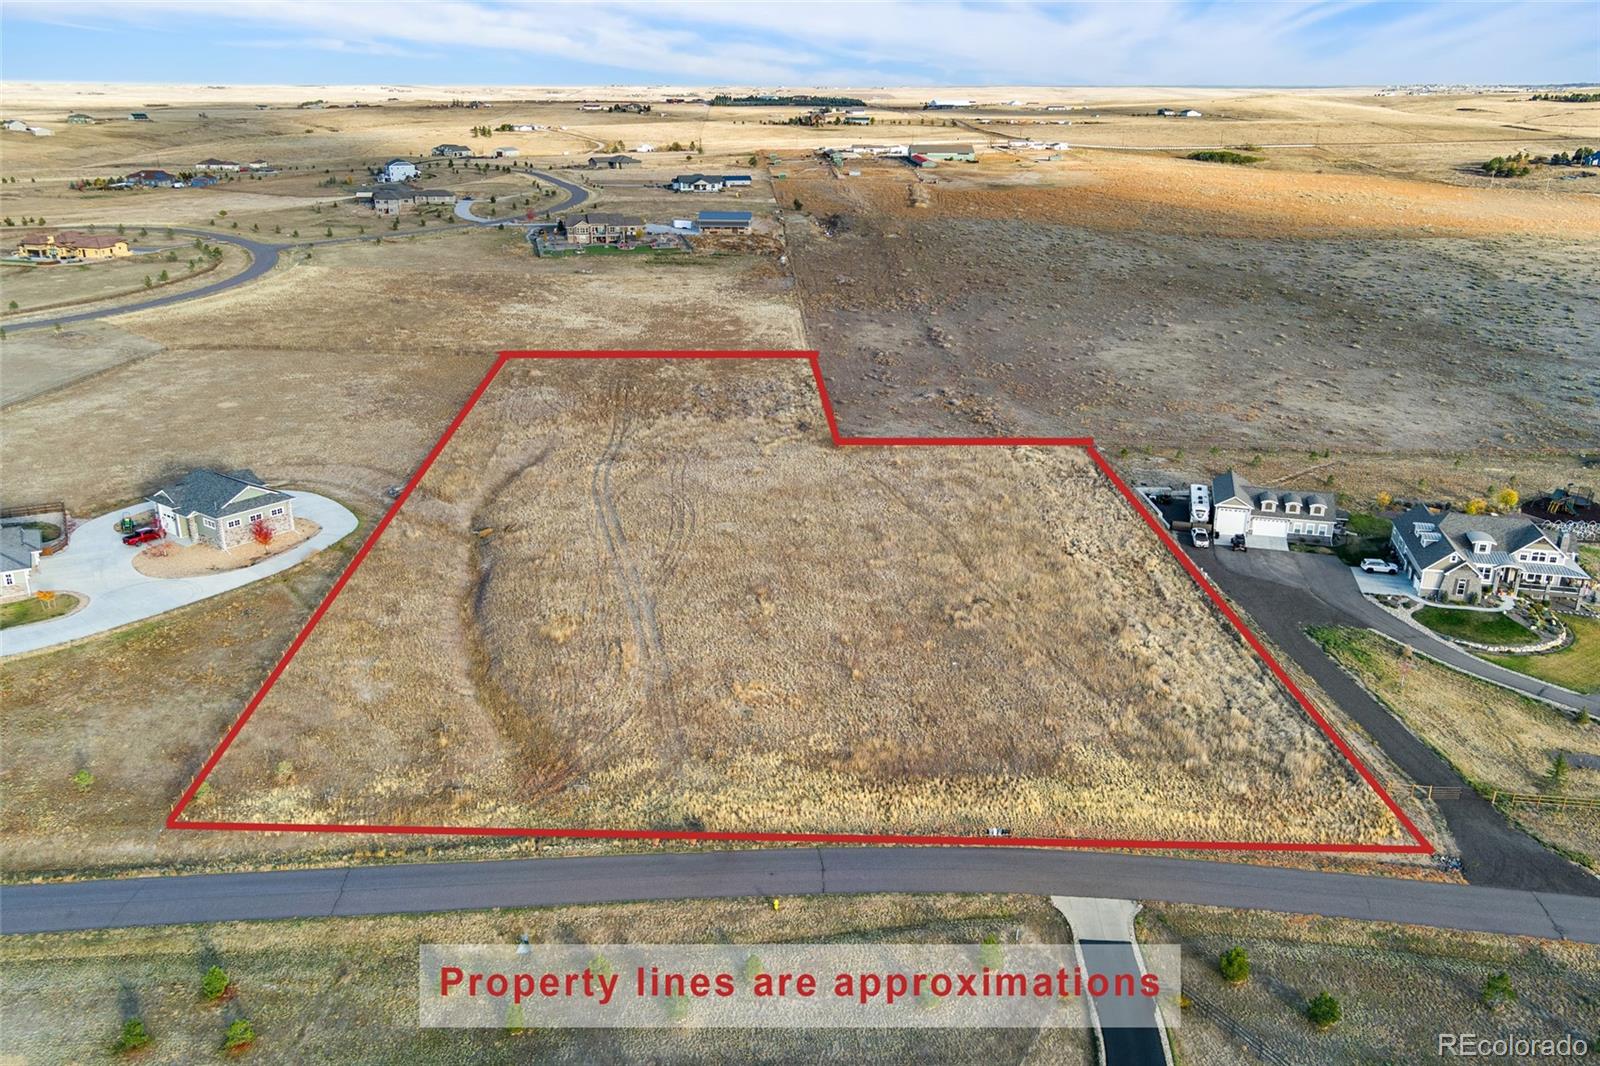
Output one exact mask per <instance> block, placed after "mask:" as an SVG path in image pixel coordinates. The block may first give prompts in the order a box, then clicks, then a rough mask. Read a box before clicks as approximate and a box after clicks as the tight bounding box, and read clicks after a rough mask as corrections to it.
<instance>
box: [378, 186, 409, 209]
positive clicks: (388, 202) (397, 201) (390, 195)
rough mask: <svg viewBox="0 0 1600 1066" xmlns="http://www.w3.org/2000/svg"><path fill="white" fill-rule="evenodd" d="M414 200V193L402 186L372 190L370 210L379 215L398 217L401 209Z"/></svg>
mask: <svg viewBox="0 0 1600 1066" xmlns="http://www.w3.org/2000/svg"><path fill="white" fill-rule="evenodd" d="M416 198H417V197H416V193H415V192H413V191H412V190H411V189H410V188H408V187H406V186H404V185H401V186H399V187H392V186H391V187H388V188H378V189H374V190H372V209H373V210H374V211H376V212H377V213H378V214H380V215H398V214H399V213H400V209H401V208H402V207H404V206H405V205H406V204H410V203H415V202H416Z"/></svg>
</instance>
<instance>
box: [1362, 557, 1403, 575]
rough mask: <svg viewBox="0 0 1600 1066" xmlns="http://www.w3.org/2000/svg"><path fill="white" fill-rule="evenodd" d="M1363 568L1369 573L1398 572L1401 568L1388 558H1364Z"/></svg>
mask: <svg viewBox="0 0 1600 1066" xmlns="http://www.w3.org/2000/svg"><path fill="white" fill-rule="evenodd" d="M1361 569H1363V570H1365V571H1366V572H1367V573H1369V574H1398V573H1399V572H1400V568H1399V567H1398V566H1396V565H1395V564H1393V563H1391V562H1389V561H1388V560H1387V559H1363V560H1361Z"/></svg>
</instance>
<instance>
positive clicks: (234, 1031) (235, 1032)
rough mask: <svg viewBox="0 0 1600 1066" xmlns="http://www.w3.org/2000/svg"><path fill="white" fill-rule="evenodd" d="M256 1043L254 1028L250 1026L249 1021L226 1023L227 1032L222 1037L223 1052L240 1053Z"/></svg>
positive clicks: (241, 1019) (245, 1019)
mask: <svg viewBox="0 0 1600 1066" xmlns="http://www.w3.org/2000/svg"><path fill="white" fill-rule="evenodd" d="M255 1042H256V1027H255V1026H253V1025H251V1024H250V1019H248V1018H239V1019H236V1020H235V1021H231V1022H229V1023H228V1031H227V1033H225V1034H224V1035H223V1037H222V1049H223V1050H224V1051H240V1050H242V1049H244V1048H247V1047H249V1046H250V1045H251V1044H254V1043H255Z"/></svg>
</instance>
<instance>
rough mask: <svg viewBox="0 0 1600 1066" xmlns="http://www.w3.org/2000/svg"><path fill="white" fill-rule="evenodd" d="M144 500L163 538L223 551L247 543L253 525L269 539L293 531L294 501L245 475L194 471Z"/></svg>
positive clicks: (249, 474)
mask: <svg viewBox="0 0 1600 1066" xmlns="http://www.w3.org/2000/svg"><path fill="white" fill-rule="evenodd" d="M148 498H149V500H150V502H151V503H152V504H153V505H154V506H155V511H156V518H157V520H158V521H159V522H160V523H161V528H162V529H164V530H166V531H167V534H168V535H169V536H171V537H174V538H175V539H177V540H180V541H192V542H196V543H199V542H204V543H207V544H210V545H212V546H213V547H217V548H221V549H223V550H224V551H226V550H228V549H230V548H236V547H238V546H239V545H240V544H243V543H245V542H246V541H248V540H249V539H250V538H251V535H252V528H253V527H254V526H255V524H256V523H257V522H260V523H262V524H263V525H265V526H266V528H267V529H270V530H271V531H272V532H273V533H274V534H277V533H287V532H289V531H290V530H292V529H294V497H292V496H290V495H289V494H288V493H285V492H278V491H276V490H274V489H269V488H268V487H267V486H266V484H265V483H264V482H263V481H262V480H261V479H260V478H259V477H257V476H256V475H255V474H254V473H252V472H251V471H249V470H231V471H229V472H228V473H226V474H222V473H218V472H216V471H215V470H195V471H192V472H191V473H189V474H188V475H187V476H185V477H184V478H183V479H182V480H180V481H175V482H173V483H172V484H170V485H164V486H162V487H161V488H159V489H157V490H156V491H155V492H152V493H151V494H150V496H149V497H148Z"/></svg>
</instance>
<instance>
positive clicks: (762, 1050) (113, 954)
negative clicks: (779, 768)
mask: <svg viewBox="0 0 1600 1066" xmlns="http://www.w3.org/2000/svg"><path fill="white" fill-rule="evenodd" d="M524 933H526V934H527V935H528V936H529V937H530V939H531V940H532V941H533V943H536V944H539V943H568V944H570V943H591V944H606V943H691V944H693V943H785V942H791V941H792V942H822V943H826V942H832V941H847V942H851V943H860V942H872V941H881V942H893V943H905V942H924V941H926V942H933V943H956V944H975V943H978V942H980V941H981V940H982V939H983V938H984V937H985V936H990V935H993V936H997V937H999V938H1000V939H1001V940H1002V942H1008V941H1009V940H1010V939H1011V938H1012V937H1013V936H1016V937H1019V938H1020V939H1023V940H1027V941H1043V942H1048V943H1057V942H1066V941H1068V940H1069V939H1070V932H1069V931H1068V929H1067V927H1066V924H1065V922H1063V921H1062V920H1061V919H1060V916H1059V915H1058V914H1056V913H1055V911H1054V909H1053V908H1051V907H1050V905H1049V903H1048V902H1047V901H1046V900H1043V899H1040V898H1038V897H1026V896H993V895H991V896H972V895H968V896H852V897H848V898H829V897H798V898H786V899H784V900H783V901H782V909H781V910H778V911H774V910H773V909H772V907H771V906H770V905H769V902H768V901H767V900H766V899H732V900H693V901H685V902H670V903H640V904H620V905H613V906H582V907H576V906H575V907H555V908H549V909H540V910H497V911H494V912H488V913H485V912H477V913H457V914H436V915H426V916H407V917H382V918H335V919H327V920H315V921H294V922H237V923H225V924H216V925H207V926H190V927H173V928H158V929H127V930H117V931H116V932H115V933H114V934H113V933H101V932H95V933H69V934H59V935H56V934H52V935H46V936H27V937H6V938H5V940H4V942H0V973H3V974H4V975H5V982H6V989H7V996H6V998H5V1001H4V1002H3V1003H0V1058H4V1059H5V1060H6V1061H8V1062H9V1061H19V1062H58V1061H72V1062H102V1061H110V1060H113V1059H114V1058H115V1057H114V1056H112V1055H111V1054H110V1046H111V1042H112V1040H113V1039H114V1038H115V1036H116V1034H117V1032H118V1030H119V1029H120V1027H121V1024H122V1021H123V1020H124V1018H126V1017H128V1016H137V1017H140V1018H141V1019H142V1020H143V1021H144V1022H145V1025H146V1029H147V1030H148V1032H149V1034H150V1036H151V1038H152V1043H151V1044H150V1046H149V1048H148V1049H147V1050H146V1051H145V1052H142V1053H141V1054H140V1055H139V1056H137V1061H141V1062H163V1063H167V1062H171V1063H192V1062H201V1061H209V1060H211V1059H213V1058H216V1057H218V1052H217V1048H218V1046H219V1045H220V1043H221V1039H222V1032H223V1030H224V1029H225V1028H226V1026H227V1023H228V1021H229V1020H230V1019H232V1018H235V1017H247V1018H249V1019H250V1020H251V1021H252V1022H253V1023H254V1025H255V1029H256V1033H257V1038H258V1043H257V1046H256V1047H255V1048H254V1049H252V1051H251V1052H250V1053H249V1057H250V1058H252V1059H254V1058H261V1059H262V1060H263V1061H269V1062H314V1061H337V1062H342V1063H393V1062H411V1061H425V1062H442V1063H481V1062H493V1063H498V1062H508V1063H510V1062H519V1063H520V1062H528V1061H539V1062H570V1063H585V1062H595V1061H609V1062H632V1061H649V1062H662V1063H665V1062H690V1061H693V1062H705V1061H722V1062H773V1063H782V1062H793V1061H797V1060H802V1061H811V1060H816V1059H818V1058H825V1057H829V1056H834V1057H837V1056H841V1055H842V1056H844V1057H845V1058H846V1059H848V1060H850V1061H865V1060H868V1059H875V1060H878V1061H934V1062H938V1061H945V1062H954V1061H970V1060H972V1059H975V1058H977V1059H982V1060H984V1061H991V1062H996V1063H1008V1062H1017V1063H1020V1062H1024V1061H1026V1062H1029V1063H1039V1062H1044V1063H1063V1064H1070V1066H1090V1064H1091V1063H1092V1062H1093V1061H1094V1059H1093V1043H1092V1038H1091V1037H1090V1036H1089V1034H1088V1032H1087V1031H1085V1030H1081V1029H1076V1030H1074V1029H1055V1030H1048V1031H1044V1032H1033V1031H1014V1030H978V1031H966V1032H959V1031H951V1032H948V1033H941V1032H933V1033H915V1032H884V1031H867V1030H862V1031H848V1030H828V1031H814V1032H809V1033H808V1032H806V1031H794V1032H779V1031H772V1030H767V1031H760V1032H747V1031H739V1030H727V1031H715V1030H712V1031H708V1030H697V1031H695V1032H692V1033H683V1032H675V1031H671V1030H617V1031H609V1032H608V1031H603V1030H601V1031H581V1030H566V1031H553V1030H543V1031H530V1032H527V1033H522V1034H512V1033H507V1032H500V1031H495V1030H420V1029H418V1028H417V1025H416V1020H417V1014H416V1010H417V1007H416V1004H417V950H418V946H419V945H421V944H450V943H506V944H508V945H509V944H512V943H515V942H516V940H517V939H518V938H519V937H520V936H521V935H523V934H524ZM213 965H216V966H221V967H222V968H223V970H224V971H225V972H226V973H227V974H228V977H229V978H230V980H231V982H232V984H233V987H234V989H235V993H234V995H233V996H232V998H231V999H229V1000H228V1002H227V1003H225V1004H223V1005H220V1006H218V1005H210V1004H206V1003H204V1002H203V1001H202V1000H201V997H200V978H201V975H202V974H204V973H205V971H206V970H207V969H208V968H209V967H211V966H213ZM108 990H116V992H117V994H115V995H108V994H107V993H108Z"/></svg>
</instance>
